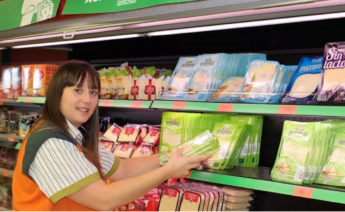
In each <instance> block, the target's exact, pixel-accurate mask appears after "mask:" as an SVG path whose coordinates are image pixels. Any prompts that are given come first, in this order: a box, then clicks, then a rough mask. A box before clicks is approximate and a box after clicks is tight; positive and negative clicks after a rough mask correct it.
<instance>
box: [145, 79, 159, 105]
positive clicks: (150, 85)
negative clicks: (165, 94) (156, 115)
mask: <svg viewBox="0 0 345 212" xmlns="http://www.w3.org/2000/svg"><path fill="white" fill-rule="evenodd" d="M143 85H144V94H143V96H142V99H143V100H155V99H156V86H155V84H154V79H152V78H151V79H145V80H144V83H143Z"/></svg>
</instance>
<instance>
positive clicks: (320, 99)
mask: <svg viewBox="0 0 345 212" xmlns="http://www.w3.org/2000/svg"><path fill="white" fill-rule="evenodd" d="M317 100H319V101H326V100H327V96H326V95H325V94H323V95H320V96H318V98H317Z"/></svg>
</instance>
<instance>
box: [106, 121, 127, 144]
mask: <svg viewBox="0 0 345 212" xmlns="http://www.w3.org/2000/svg"><path fill="white" fill-rule="evenodd" d="M122 130H123V129H122V128H121V127H119V126H118V125H116V124H113V125H112V126H111V127H110V128H109V129H108V130H107V131H106V132H105V133H104V135H103V137H104V138H105V139H106V140H110V141H113V142H117V140H118V138H119V136H120V134H121V132H122Z"/></svg>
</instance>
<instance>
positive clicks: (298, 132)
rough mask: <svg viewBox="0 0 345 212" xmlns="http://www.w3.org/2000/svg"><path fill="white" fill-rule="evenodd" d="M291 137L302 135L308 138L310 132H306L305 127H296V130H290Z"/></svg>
mask: <svg viewBox="0 0 345 212" xmlns="http://www.w3.org/2000/svg"><path fill="white" fill-rule="evenodd" d="M289 135H302V136H308V135H309V133H308V132H304V127H296V128H295V130H290V131H289Z"/></svg>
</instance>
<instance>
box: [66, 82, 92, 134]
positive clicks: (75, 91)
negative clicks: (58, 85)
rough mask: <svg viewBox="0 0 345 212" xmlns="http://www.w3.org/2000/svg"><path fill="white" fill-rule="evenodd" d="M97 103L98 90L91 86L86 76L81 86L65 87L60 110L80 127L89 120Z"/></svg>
mask: <svg viewBox="0 0 345 212" xmlns="http://www.w3.org/2000/svg"><path fill="white" fill-rule="evenodd" d="M77 84H78V83H77ZM97 104H98V90H97V89H91V88H89V85H88V79H87V78H86V79H85V81H84V85H83V86H82V87H80V88H78V87H77V86H72V87H65V88H64V90H63V93H62V97H61V101H60V111H61V113H62V115H63V116H64V117H65V118H66V119H67V120H68V121H69V122H71V123H72V124H73V125H74V126H75V127H77V128H79V127H80V126H81V125H82V124H83V123H85V122H87V120H89V118H90V117H91V115H92V114H93V111H94V110H95V108H96V106H97Z"/></svg>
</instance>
